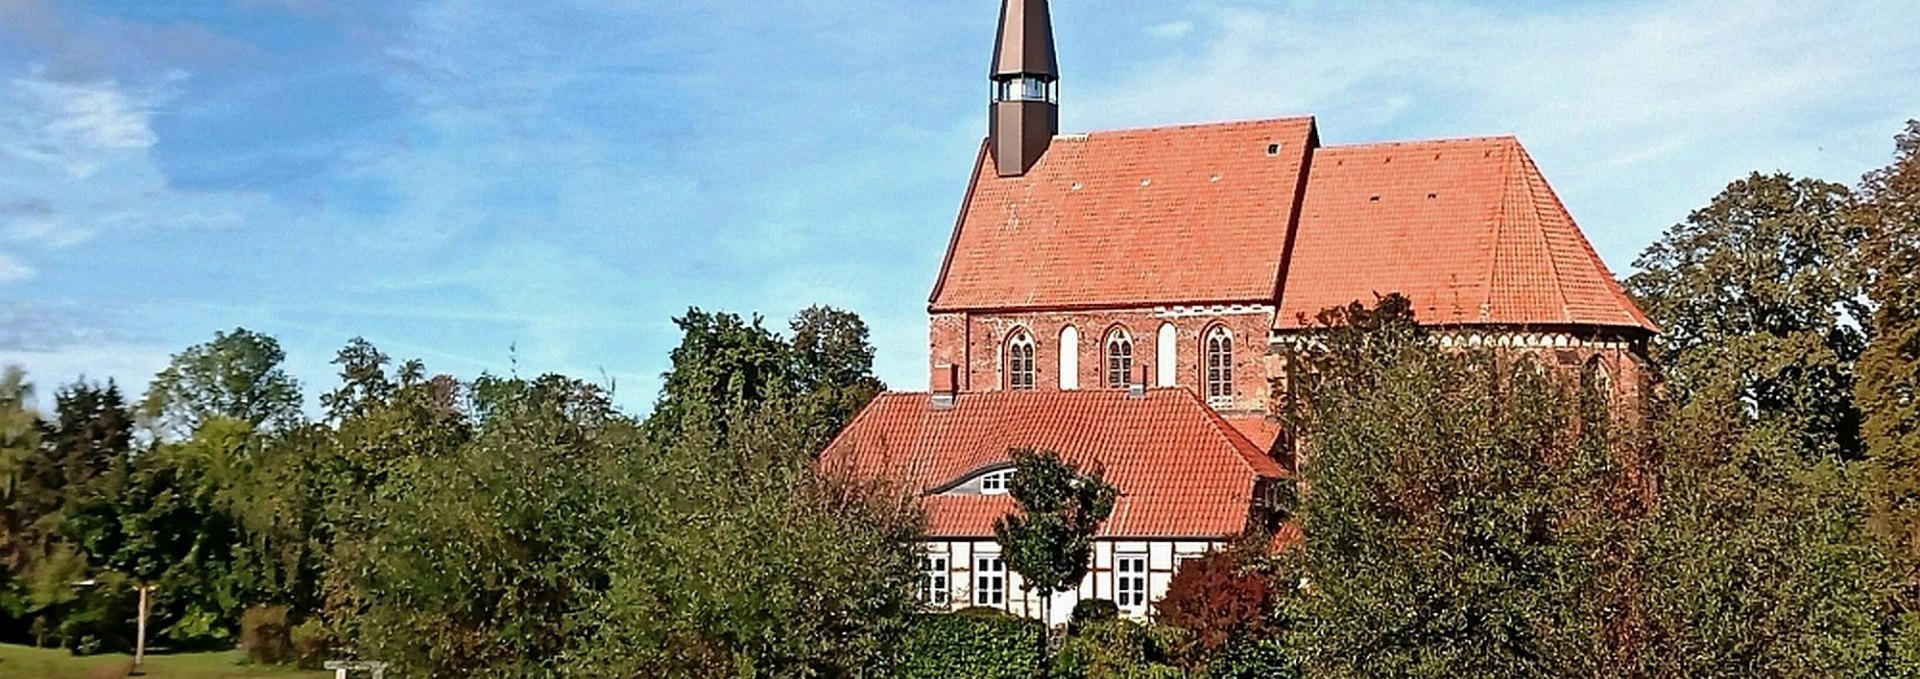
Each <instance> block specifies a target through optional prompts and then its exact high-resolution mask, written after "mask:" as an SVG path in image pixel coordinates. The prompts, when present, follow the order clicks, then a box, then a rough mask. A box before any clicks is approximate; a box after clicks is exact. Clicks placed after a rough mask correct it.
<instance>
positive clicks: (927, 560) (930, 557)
mask: <svg viewBox="0 0 1920 679" xmlns="http://www.w3.org/2000/svg"><path fill="white" fill-rule="evenodd" d="M950 564H951V562H950V561H948V559H947V555H946V554H945V553H944V552H928V553H927V554H926V555H925V556H923V557H921V558H920V603H923V604H926V605H928V606H940V607H944V606H948V605H950V604H952V603H953V570H952V569H951V568H949V567H948V566H949V565H950Z"/></svg>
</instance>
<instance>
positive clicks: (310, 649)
mask: <svg viewBox="0 0 1920 679" xmlns="http://www.w3.org/2000/svg"><path fill="white" fill-rule="evenodd" d="M288 636H289V637H290V638H291V640H292V641H293V660H294V663H295V664H296V665H299V666H300V668H301V669H307V670H317V669H320V665H321V664H322V663H325V662H326V661H327V660H329V659H331V657H330V656H332V655H333V649H334V648H335V647H336V646H338V644H337V643H336V639H335V638H334V636H333V630H330V629H327V627H326V625H325V624H324V623H321V622H320V620H319V619H318V618H314V619H310V620H308V621H306V622H303V623H300V624H298V625H294V626H293V630H292V631H291V633H290V634H289V635H288Z"/></svg>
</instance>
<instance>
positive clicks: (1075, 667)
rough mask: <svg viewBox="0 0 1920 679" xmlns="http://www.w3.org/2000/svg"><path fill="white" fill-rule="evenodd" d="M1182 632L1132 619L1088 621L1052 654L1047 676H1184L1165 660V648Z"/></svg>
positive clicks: (1086, 678) (1122, 678)
mask: <svg viewBox="0 0 1920 679" xmlns="http://www.w3.org/2000/svg"><path fill="white" fill-rule="evenodd" d="M1180 634H1182V632H1181V631H1180V630H1177V629H1174V628H1171V627H1164V626H1163V627H1157V628H1149V627H1147V626H1146V625H1142V624H1140V623H1137V622H1134V621H1132V620H1124V619H1113V620H1099V621H1093V622H1089V623H1087V624H1086V625H1085V626H1084V627H1083V628H1082V629H1081V630H1080V631H1079V633H1077V634H1075V635H1073V636H1070V637H1067V640H1066V642H1065V643H1063V644H1061V645H1060V652H1059V653H1057V654H1055V655H1054V657H1053V662H1052V667H1050V668H1049V670H1048V672H1047V676H1048V677H1050V679H1185V678H1186V676H1187V675H1186V673H1185V672H1182V671H1181V670H1180V668H1178V667H1175V666H1174V665H1173V664H1172V663H1171V662H1170V661H1169V660H1168V659H1167V654H1166V649H1167V647H1168V646H1171V645H1173V644H1176V643H1178V642H1179V639H1178V638H1177V637H1178V636H1179V635H1180Z"/></svg>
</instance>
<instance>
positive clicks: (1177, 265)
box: [930, 118, 1315, 311]
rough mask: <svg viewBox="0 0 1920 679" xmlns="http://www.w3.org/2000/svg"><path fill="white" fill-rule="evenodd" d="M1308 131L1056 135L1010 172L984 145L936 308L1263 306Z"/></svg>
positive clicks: (1258, 127) (1226, 127)
mask: <svg viewBox="0 0 1920 679" xmlns="http://www.w3.org/2000/svg"><path fill="white" fill-rule="evenodd" d="M1313 139H1314V126H1313V119H1312V118H1284V119H1277V120H1261V121H1251V122H1235V123H1221V124H1213V125H1192V126H1184V127H1162V128H1152V129H1142V130H1122V131H1116V132H1096V133H1093V134H1090V135H1082V136H1062V137H1056V138H1055V139H1054V141H1053V145H1052V147H1051V148H1050V149H1049V150H1048V151H1047V153H1046V155H1045V156H1044V157H1042V158H1041V160H1040V162H1039V163H1038V164H1036V165H1034V167H1033V169H1032V170H1030V171H1029V172H1027V174H1025V175H1022V176H1017V177H1000V176H999V174H998V173H997V172H996V171H995V170H994V168H993V164H992V163H991V162H985V156H984V153H985V151H984V150H983V151H982V154H983V155H982V161H983V162H980V163H978V164H977V167H976V169H975V172H974V178H973V185H972V188H971V189H970V190H969V191H968V195H967V200H966V202H965V205H964V206H963V207H962V210H961V216H960V220H959V223H958V224H957V225H956V227H955V230H954V235H953V240H952V242H951V244H950V245H949V247H948V251H947V260H946V263H945V265H944V266H943V267H942V269H941V275H940V279H939V282H938V283H936V284H935V288H934V292H933V296H932V298H931V300H930V301H931V306H932V309H933V310H934V311H952V310H962V309H1026V308H1067V307H1092V306H1140V305H1152V304H1183V303H1199V302H1271V300H1272V299H1273V295H1274V289H1275V288H1276V287H1277V285H1278V284H1279V281H1280V260H1281V257H1282V253H1284V252H1285V251H1286V245H1287V243H1286V240H1287V232H1288V226H1289V224H1290V220H1291V218H1292V217H1291V215H1292V214H1293V211H1294V207H1295V204H1296V202H1297V200H1296V199H1297V197H1298V195H1297V194H1298V191H1299V188H1300V185H1301V179H1302V173H1303V169H1304V167H1305V161H1306V158H1307V154H1308V152H1309V151H1310V149H1311V146H1312V144H1313V143H1315V142H1314V141H1313ZM1275 145H1278V146H1277V148H1275ZM1270 149H1272V150H1273V154H1272V155H1269V150H1270Z"/></svg>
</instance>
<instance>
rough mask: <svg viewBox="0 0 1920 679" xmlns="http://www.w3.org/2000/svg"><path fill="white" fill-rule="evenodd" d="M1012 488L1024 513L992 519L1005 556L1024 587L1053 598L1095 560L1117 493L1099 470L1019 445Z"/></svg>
mask: <svg viewBox="0 0 1920 679" xmlns="http://www.w3.org/2000/svg"><path fill="white" fill-rule="evenodd" d="M1008 452H1009V454H1010V455H1011V456H1012V458H1013V464H1014V472H1013V477H1012V478H1011V479H1010V480H1009V481H1008V484H1007V489H1008V492H1009V493H1010V494H1011V495H1012V496H1013V499H1014V501H1015V502H1017V503H1019V505H1020V512H1019V513H1017V514H1011V515H1008V516H1004V517H1001V518H1000V519H999V520H997V521H995V522H994V524H993V534H994V538H995V539H996V540H997V541H998V542H999V543H1000V550H1001V552H1000V553H1001V558H1003V559H1005V560H1006V562H1007V567H1008V568H1011V569H1013V571H1014V572H1015V573H1019V574H1020V577H1021V579H1022V586H1023V587H1024V588H1025V589H1027V590H1029V591H1035V592H1038V593H1039V594H1040V595H1041V596H1042V597H1050V596H1052V595H1053V594H1054V593H1056V592H1062V591H1066V590H1067V589H1069V588H1071V587H1074V586H1076V585H1078V584H1079V582H1080V580H1081V579H1082V578H1084V577H1086V574H1087V568H1088V567H1089V565H1090V564H1091V563H1092V559H1093V536H1094V535H1095V534H1096V533H1097V532H1099V530H1100V525H1101V524H1102V523H1105V522H1106V520H1107V517H1109V516H1111V515H1112V514H1113V505H1114V501H1115V499H1116V498H1117V497H1118V495H1119V491H1117V490H1115V489H1114V488H1113V486H1112V485H1109V484H1108V483H1107V482H1106V481H1104V480H1102V479H1101V478H1100V475H1099V474H1098V473H1092V474H1086V473H1082V472H1081V471H1080V470H1079V469H1077V468H1075V467H1074V466H1073V465H1071V464H1068V463H1067V462H1066V461H1064V460H1062V459H1060V455H1059V454H1058V453H1054V452H1052V451H1036V450H1030V449H1016V450H1012V451H1008Z"/></svg>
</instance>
